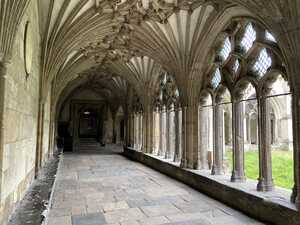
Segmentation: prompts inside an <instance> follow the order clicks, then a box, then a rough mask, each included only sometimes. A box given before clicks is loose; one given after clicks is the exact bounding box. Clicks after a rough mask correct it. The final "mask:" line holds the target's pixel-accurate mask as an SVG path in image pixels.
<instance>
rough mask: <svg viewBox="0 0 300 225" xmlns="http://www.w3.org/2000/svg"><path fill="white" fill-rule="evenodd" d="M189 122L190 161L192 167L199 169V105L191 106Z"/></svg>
mask: <svg viewBox="0 0 300 225" xmlns="http://www.w3.org/2000/svg"><path fill="white" fill-rule="evenodd" d="M190 116H191V122H190V127H191V128H190V130H191V131H192V134H191V140H190V142H191V145H192V146H191V150H192V154H191V157H192V158H191V163H192V165H191V166H192V167H190V168H192V169H199V144H198V143H199V105H198V104H196V105H193V106H192V107H191V115H190Z"/></svg>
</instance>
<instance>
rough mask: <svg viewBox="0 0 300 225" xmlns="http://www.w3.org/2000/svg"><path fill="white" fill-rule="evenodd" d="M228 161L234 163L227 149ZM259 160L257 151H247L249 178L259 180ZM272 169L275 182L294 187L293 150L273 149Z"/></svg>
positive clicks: (246, 162)
mask: <svg viewBox="0 0 300 225" xmlns="http://www.w3.org/2000/svg"><path fill="white" fill-rule="evenodd" d="M226 157H227V159H228V163H229V164H230V165H232V152H231V151H229V150H227V151H226ZM258 167H259V161H258V152H257V151H247V152H245V173H246V177H247V178H248V179H253V180H257V178H258V175H259V170H258ZM272 170H273V179H274V183H275V185H276V186H278V187H283V188H287V189H292V188H293V180H294V174H293V172H294V170H293V152H292V151H278V150H276V151H272Z"/></svg>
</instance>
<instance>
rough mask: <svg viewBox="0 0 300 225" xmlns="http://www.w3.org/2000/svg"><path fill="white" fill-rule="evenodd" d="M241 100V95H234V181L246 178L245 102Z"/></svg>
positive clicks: (232, 179) (232, 178) (232, 177)
mask: <svg viewBox="0 0 300 225" xmlns="http://www.w3.org/2000/svg"><path fill="white" fill-rule="evenodd" d="M241 100H242V98H241V96H238V97H234V98H233V103H232V138H233V141H232V144H233V169H232V176H231V181H232V182H241V181H245V180H246V178H245V167H244V164H245V162H244V106H243V104H244V103H243V102H241Z"/></svg>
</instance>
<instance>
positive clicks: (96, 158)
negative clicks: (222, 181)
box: [47, 149, 263, 225]
mask: <svg viewBox="0 0 300 225" xmlns="http://www.w3.org/2000/svg"><path fill="white" fill-rule="evenodd" d="M47 222H48V223H47V224H48V225H102V224H110V225H159V224H165V225H246V224H248V225H250V224H251V225H254V224H256V225H258V224H263V223H260V222H257V221H255V220H254V219H251V218H249V217H247V216H245V215H243V214H242V213H240V212H238V211H236V210H233V209H231V208H229V207H227V206H225V205H223V204H221V203H219V202H217V201H215V200H213V199H211V198H209V197H207V196H205V195H203V194H201V193H199V192H197V191H195V190H193V189H192V188H189V187H188V186H186V185H184V184H182V183H179V182H177V181H175V180H173V179H171V178H169V177H166V176H164V175H162V174H160V173H158V172H156V171H154V170H152V169H150V168H148V167H146V166H144V165H142V164H139V163H136V162H132V161H130V160H128V159H126V158H124V157H123V156H121V155H119V154H116V153H113V152H110V151H109V150H107V149H106V150H105V151H104V152H103V154H101V153H89V154H87V153H85V154H79V153H77V154H75V153H73V154H65V155H63V156H62V158H61V162H60V165H59V168H58V174H57V177H56V184H55V189H54V193H53V199H52V206H51V210H50V212H49V215H48V218H47Z"/></svg>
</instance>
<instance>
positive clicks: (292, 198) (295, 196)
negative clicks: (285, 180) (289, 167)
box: [291, 184, 297, 203]
mask: <svg viewBox="0 0 300 225" xmlns="http://www.w3.org/2000/svg"><path fill="white" fill-rule="evenodd" d="M296 199H297V186H296V184H295V185H294V187H293V190H292V195H291V203H296Z"/></svg>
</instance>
